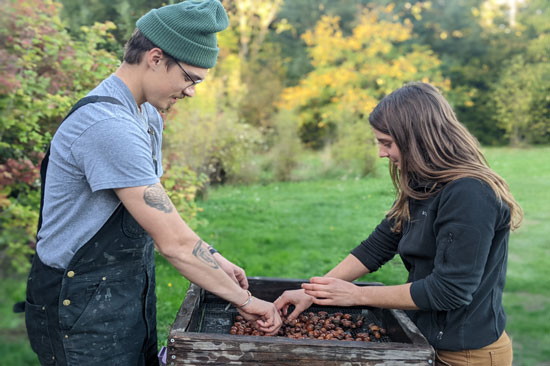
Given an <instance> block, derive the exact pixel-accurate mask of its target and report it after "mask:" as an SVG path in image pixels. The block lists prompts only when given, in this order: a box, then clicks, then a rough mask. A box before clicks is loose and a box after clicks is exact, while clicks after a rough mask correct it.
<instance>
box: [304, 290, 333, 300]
mask: <svg viewBox="0 0 550 366" xmlns="http://www.w3.org/2000/svg"><path fill="white" fill-rule="evenodd" d="M305 292H306V294H308V295H309V296H313V297H314V298H317V299H328V298H331V297H332V293H330V292H328V291H310V290H306V291H305Z"/></svg>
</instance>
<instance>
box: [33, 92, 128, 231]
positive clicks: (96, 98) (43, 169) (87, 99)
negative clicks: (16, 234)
mask: <svg viewBox="0 0 550 366" xmlns="http://www.w3.org/2000/svg"><path fill="white" fill-rule="evenodd" d="M98 102H105V103H111V104H118V105H122V103H121V102H120V101H119V100H118V99H116V98H113V97H107V96H102V95H89V96H87V97H84V98H82V99H80V100H79V101H78V102H77V103H76V104H75V105H74V106H73V107H72V108H71V110H70V111H69V113H68V114H67V115H66V116H65V118H63V121H61V123H63V122H64V121H65V120H66V119H67V118H69V116H70V115H71V114H73V112H75V111H76V110H77V109H78V108H80V107H83V106H85V105H86V104H89V103H98ZM60 125H61V124H60ZM49 161H50V146H48V150H47V151H46V155H45V156H44V159H42V163H41V164H40V181H41V183H40V214H39V216H38V228H37V229H36V237H37V240H38V232H39V231H40V228H41V227H42V209H43V207H44V192H45V188H46V170H47V169H48V162H49Z"/></svg>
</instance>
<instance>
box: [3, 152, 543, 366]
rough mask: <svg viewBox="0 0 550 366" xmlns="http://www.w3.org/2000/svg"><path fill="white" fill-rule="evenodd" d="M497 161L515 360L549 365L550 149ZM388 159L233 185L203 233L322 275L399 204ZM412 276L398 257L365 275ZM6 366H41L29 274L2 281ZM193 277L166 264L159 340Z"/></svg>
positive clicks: (250, 268)
mask: <svg viewBox="0 0 550 366" xmlns="http://www.w3.org/2000/svg"><path fill="white" fill-rule="evenodd" d="M486 155H487V158H488V160H489V162H490V164H491V166H492V167H493V168H494V169H495V170H496V171H497V172H499V173H500V174H501V175H502V176H503V177H504V178H505V179H506V180H507V181H508V183H509V184H510V186H511V188H512V191H513V193H514V195H515V197H516V198H517V200H518V201H519V202H520V204H521V205H522V207H523V208H524V210H525V221H524V224H523V226H522V227H521V228H520V229H519V230H518V231H517V232H515V233H513V234H512V236H511V241H510V255H509V265H508V279H507V285H506V291H505V295H504V304H505V308H506V312H507V314H508V325H507V331H508V333H509V334H510V336H511V337H512V339H513V342H514V352H515V358H514V365H516V366H519V365H521V366H533V365H535V366H550V346H549V345H550V315H549V314H550V286H548V278H549V277H550V259H549V258H550V255H549V254H550V253H549V252H550V244H549V242H548V238H549V237H550V225H548V222H550V208H549V207H548V206H549V204H550V148H531V149H507V148H491V149H487V150H486ZM385 164H386V163H385V162H383V161H381V162H380V169H379V170H378V174H377V175H376V176H373V177H369V178H365V179H360V180H357V179H332V180H317V181H307V182H294V183H292V182H291V183H273V184H269V185H252V186H234V187H231V186H225V187H220V188H218V189H213V190H211V191H210V193H209V196H208V200H205V201H201V202H199V205H200V206H201V207H203V208H204V212H203V213H202V217H203V218H204V219H205V220H207V222H208V224H207V225H204V226H202V227H200V228H199V229H198V230H197V231H198V232H199V234H200V235H201V236H202V237H203V239H205V240H207V241H208V242H210V243H211V244H213V245H215V246H216V248H218V249H219V250H220V252H222V253H223V254H224V255H225V256H226V257H227V258H228V259H230V260H232V261H234V262H235V263H237V264H239V265H240V266H242V267H243V268H245V269H246V271H247V274H248V275H249V276H266V277H285V278H309V277H310V276H314V275H322V274H324V273H325V272H327V271H328V270H330V269H331V268H332V267H333V266H334V265H335V264H336V263H338V262H339V261H340V260H341V259H343V258H344V257H345V256H346V255H347V254H348V253H349V250H350V249H352V248H353V247H354V246H356V245H357V244H358V243H359V242H360V241H361V240H363V239H364V238H366V237H367V236H368V234H369V233H370V232H371V230H372V229H373V228H374V227H375V226H376V225H377V224H378V223H379V221H380V220H381V219H382V217H383V215H384V213H385V211H386V210H387V209H388V208H389V205H390V204H391V202H392V201H393V193H392V186H391V183H390V181H389V178H388V176H387V172H386V170H387V169H386V168H385ZM405 279H406V271H405V270H404V268H403V266H402V264H401V262H400V260H399V259H394V260H393V261H392V262H390V263H388V264H387V265H386V266H384V267H383V268H382V269H381V270H379V271H378V272H376V273H374V274H371V275H368V276H365V278H363V280H366V281H380V282H383V283H386V284H397V283H402V282H403V281H405ZM0 286H1V287H0V288H1V289H2V291H3V292H4V293H5V294H6V295H5V296H2V298H1V299H0V314H2V316H1V317H0V339H1V340H0V365H36V364H37V363H36V361H34V356H33V355H32V353H31V352H30V351H29V349H28V346H27V344H26V339H25V333H24V328H23V318H22V316H21V315H12V314H10V307H11V305H12V303H13V301H14V300H15V299H21V298H22V296H23V290H24V279H20V280H14V279H11V280H10V281H6V280H5V279H4V280H3V281H2V283H1V285H0ZM187 286H188V282H187V281H186V280H185V279H183V278H182V277H181V276H179V275H178V274H177V273H176V272H175V270H173V269H172V268H171V267H170V266H169V265H168V264H167V263H166V262H165V261H164V260H163V259H162V258H158V261H157V295H158V322H159V337H160V338H161V339H160V341H161V342H165V339H166V336H167V333H168V329H169V326H170V324H171V323H172V322H173V321H174V318H175V316H176V313H177V310H178V308H179V306H180V305H181V302H182V300H183V297H184V295H185V290H186V288H187Z"/></svg>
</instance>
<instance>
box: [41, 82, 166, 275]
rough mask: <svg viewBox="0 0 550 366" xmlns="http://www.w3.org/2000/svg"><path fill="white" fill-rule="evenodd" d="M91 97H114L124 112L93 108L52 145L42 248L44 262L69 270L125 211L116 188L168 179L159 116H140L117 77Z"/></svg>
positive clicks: (145, 109)
mask: <svg viewBox="0 0 550 366" xmlns="http://www.w3.org/2000/svg"><path fill="white" fill-rule="evenodd" d="M89 95H101V96H111V97H114V98H116V99H118V100H119V101H120V102H121V103H122V105H117V104H112V103H106V102H99V103H91V104H87V105H85V106H83V107H81V108H80V109H78V110H77V111H76V112H74V113H73V114H72V115H71V116H70V117H69V118H67V119H66V120H65V121H64V122H63V123H62V124H61V126H60V127H59V129H58V130H57V132H56V133H55V135H54V137H53V139H52V143H51V150H50V161H49V165H48V171H47V175H46V188H45V195H44V207H43V221H42V228H41V229H40V231H39V233H38V243H37V253H38V256H39V257H40V259H41V260H42V261H43V262H44V263H45V264H47V265H49V266H51V267H56V268H66V267H67V266H68V264H69V262H70V260H71V258H72V257H73V255H74V254H75V253H76V252H77V251H78V249H80V248H81V247H82V246H83V245H84V244H85V243H86V242H87V241H89V240H90V239H91V238H92V237H93V236H94V234H96V233H97V232H98V231H99V229H100V228H101V227H102V226H103V224H104V223H105V222H106V221H107V220H108V219H109V217H110V216H111V214H112V213H113V212H114V210H115V209H116V208H117V206H118V205H119V204H120V200H119V199H118V197H117V195H116V194H115V192H114V191H113V189H114V188H125V187H137V186H144V185H149V184H155V183H158V182H159V178H160V177H161V176H162V164H161V160H162V156H161V145H162V129H163V121H162V117H161V116H160V114H159V113H158V111H157V110H156V109H155V108H154V107H153V106H152V105H150V104H149V103H144V104H142V105H141V112H140V111H139V109H138V107H137V105H136V102H135V99H134V97H133V95H132V93H131V92H130V90H129V89H128V87H127V86H126V84H124V82H123V81H122V80H121V79H119V78H118V77H117V76H115V75H111V76H110V77H109V78H107V79H105V80H104V81H103V82H102V83H101V84H99V85H98V86H97V87H96V88H95V89H94V90H92V91H91V92H90V94H89ZM149 128H150V129H152V130H153V131H154V134H153V135H152V136H153V139H151V134H150V133H149V132H148V129H149ZM153 155H155V156H156V159H157V167H156V168H157V173H155V166H154V164H153Z"/></svg>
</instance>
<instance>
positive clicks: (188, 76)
mask: <svg viewBox="0 0 550 366" xmlns="http://www.w3.org/2000/svg"><path fill="white" fill-rule="evenodd" d="M174 61H175V62H176V65H178V67H179V68H180V69H181V71H183V73H184V74H185V76H186V77H187V78H188V79H189V80H190V81H191V84H190V85H189V86H186V87H185V89H187V88H190V87H192V86H193V85H196V84H200V83H202V79H198V80H193V78H192V77H191V75H189V73H188V72H187V71H185V69H184V68H183V66H181V65H180V63H179V62H178V61H177V60H174Z"/></svg>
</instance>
